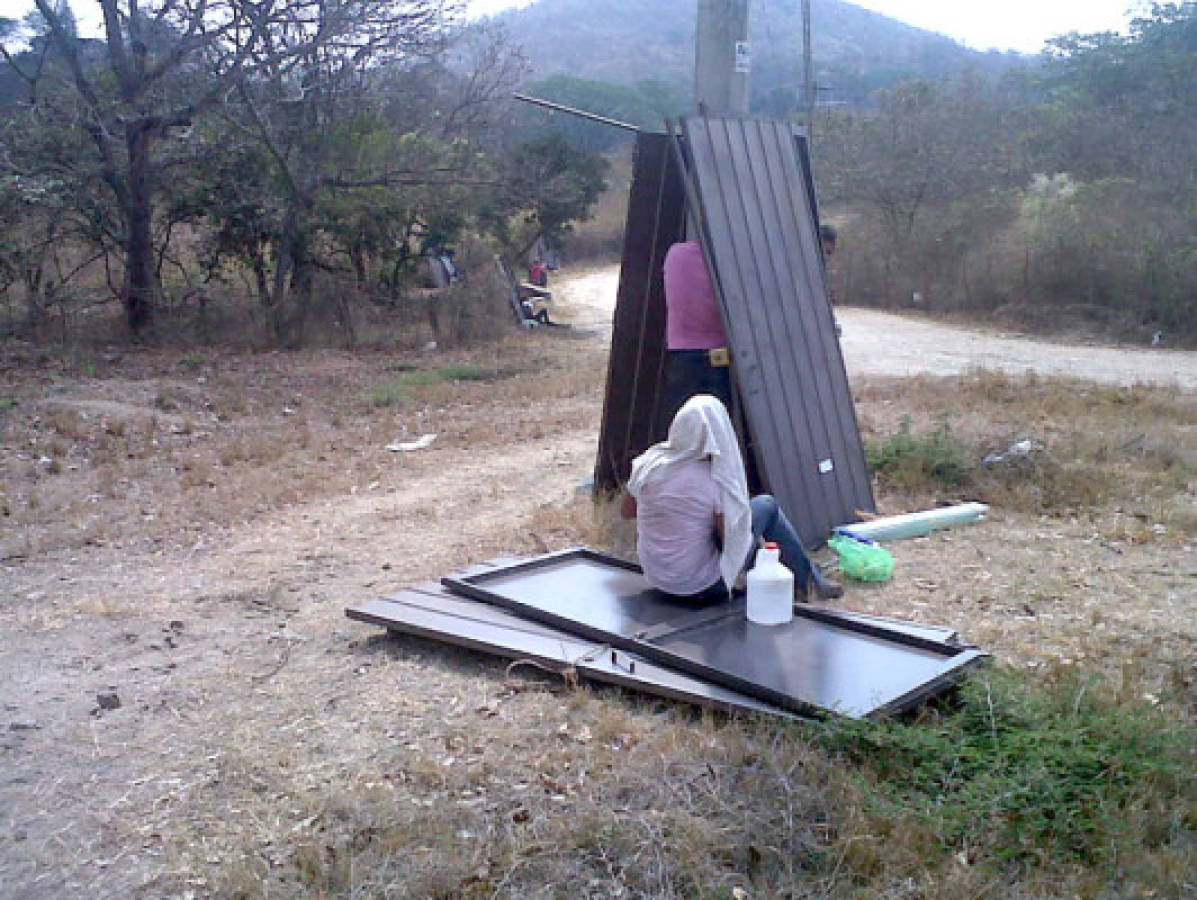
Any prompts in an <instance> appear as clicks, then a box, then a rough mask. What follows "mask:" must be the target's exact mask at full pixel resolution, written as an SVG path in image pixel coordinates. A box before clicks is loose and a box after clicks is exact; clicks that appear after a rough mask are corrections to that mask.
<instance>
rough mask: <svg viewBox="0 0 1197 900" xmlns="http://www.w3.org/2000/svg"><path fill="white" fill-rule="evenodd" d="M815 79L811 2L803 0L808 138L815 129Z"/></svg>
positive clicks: (803, 77) (803, 81) (803, 53)
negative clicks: (811, 34) (812, 53)
mask: <svg viewBox="0 0 1197 900" xmlns="http://www.w3.org/2000/svg"><path fill="white" fill-rule="evenodd" d="M815 100H816V98H815V77H814V68H813V58H812V55H811V47H810V0H802V102H803V105H804V106H805V107H806V109H805V110H804V111H805V113H806V138H807V140H810V136H811V133H812V132H813V131H814V128H815Z"/></svg>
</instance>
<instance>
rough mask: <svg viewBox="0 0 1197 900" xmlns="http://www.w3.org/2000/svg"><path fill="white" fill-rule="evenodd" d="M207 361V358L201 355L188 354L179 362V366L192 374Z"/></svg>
mask: <svg viewBox="0 0 1197 900" xmlns="http://www.w3.org/2000/svg"><path fill="white" fill-rule="evenodd" d="M207 361H208V357H206V356H204V354H202V353H188V354H187V355H186V356H184V357H183V358H182V359H180V360H179V365H180V366H181V367H182V368H184V369H186V370H187V371H189V372H194V371H195V370H196V369H199V368H200V367H201V366H203V365H204V363H206V362H207Z"/></svg>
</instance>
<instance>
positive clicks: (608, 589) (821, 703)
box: [442, 550, 984, 718]
mask: <svg viewBox="0 0 1197 900" xmlns="http://www.w3.org/2000/svg"><path fill="white" fill-rule="evenodd" d="M442 584H443V585H444V586H445V587H447V588H448V589H449V590H451V591H453V592H455V593H459V594H462V595H463V596H468V597H472V598H474V599H477V600H482V601H485V602H488V603H493V604H495V605H496V606H500V607H502V608H504V609H507V610H510V611H512V612H515V613H517V614H519V615H521V616H525V617H527V618H530V619H535V620H536V621H539V622H544V623H546V624H549V625H551V626H552V627H554V628H557V629H560V630H563V631H568V632H570V633H572V634H575V635H579V636H581V637H584V638H588V639H590V640H593V641H601V642H605V643H608V644H610V645H611V646H613V647H617V648H620V649H623V650H626V651H628V652H630V653H635V654H637V655H639V656H643V657H645V658H647V659H651V660H653V661H654V662H656V663H658V664H660V665H663V666H666V667H668V668H671V669H674V670H676V671H679V672H684V673H686V674H688V675H691V676H694V677H697V678H700V679H703V680H706V681H710V682H712V683H714V684H719V685H722V686H724V687H727V688H730V689H732V690H735V691H738V692H740V693H743V694H747V695H749V696H751V697H755V698H757V699H759V700H763V701H765V702H767V703H773V704H776V705H778V706H782V707H784V708H786V709H790V710H793V711H795V712H799V713H804V714H806V713H819V714H827V713H835V714H840V715H845V716H849V717H853V718H856V717H861V716H872V715H878V714H880V713H886V712H897V711H900V710H902V709H906V708H909V707H910V706H912V705H914V704H916V703H917V702H919V701H920V700H921V699H923V698H924V697H926V696H929V695H931V694H934V693H936V692H938V691H940V690H943V689H944V688H945V687H947V686H948V685H949V684H951V683H952V682H953V681H954V680H955V679H956V678H958V677H959V675H960V673H961V672H962V671H963V670H964V669H965V668H967V667H968V666H971V665H973V664H974V663H976V662H977V661H978V660H980V659H981V658H983V656H984V654H982V653H980V652H979V651H977V650H975V649H971V648H964V647H960V646H957V645H955V644H949V643H946V642H942V641H938V640H935V639H933V638H931V637H928V636H927V633H926V632H925V631H924V633H922V634H920V633H918V632H917V631H915V630H908V629H901V628H892V627H889V625H888V624H887V623H886V622H885V621H884V620H877V619H873V620H868V621H864V620H861V619H854V618H853V617H851V616H842V617H837V616H836V615H835V614H834V613H833V612H831V611H828V610H822V609H810V610H806V609H803V608H801V607H799V608H798V610H797V611H796V616H795V619H794V621H793V622H791V623H790V624H788V625H782V626H772V627H771V626H761V625H755V624H753V623H750V622H747V621H746V619H745V615H744V603H743V601H731V602H727V603H722V604H714V605H708V606H705V607H695V606H693V605H689V604H686V603H685V602H684V601H680V600H677V599H676V598H670V597H667V596H666V595H663V594H661V593H659V592H657V591H654V590H653V589H652V588H651V587H650V586H649V584H648V582H647V581H645V580H644V578H643V576H642V575H640V574H639V573H638V571H637V569H636V567H635V566H633V565H631V564H629V563H626V562H623V561H621V560H616V559H613V558H611V557H607V556H604V555H602V554H598V553H594V552H592V551H588V550H571V551H563V552H560V553H554V554H549V555H547V556H543V557H538V558H535V559H532V560H528V561H526V562H523V563H520V564H518V565H515V566H508V567H499V568H496V569H494V570H491V571H488V572H481V573H474V574H466V575H462V576H459V577H451V578H445V579H442Z"/></svg>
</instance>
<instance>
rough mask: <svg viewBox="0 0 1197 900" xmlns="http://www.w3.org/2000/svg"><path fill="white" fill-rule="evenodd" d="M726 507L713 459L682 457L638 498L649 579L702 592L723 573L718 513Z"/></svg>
mask: <svg viewBox="0 0 1197 900" xmlns="http://www.w3.org/2000/svg"><path fill="white" fill-rule="evenodd" d="M722 512H723V507H722V502H721V501H720V493H719V486H718V485H717V484H716V483H715V480H714V479H713V478H711V461H710V460H709V459H696V460H687V461H685V462H680V463H678V464H677V465H676V466H674V467H673V469H672V470H671V471H670V473H669V477H668V478H664V479H662V480H660V481H657V482H654V483H650V484H646V485H645V486H644V488H643V489H642V490H641V492H640V496H639V497H637V498H636V518H637V520H638V521H637V524H636V555H637V556H638V557H639V558H640V566H641V568H643V569H644V577H645V578H646V579H647V580H648V583H649V584H651V585H652V586H653V587H655V588H657V589H658V590H662V591H665V593H667V594H679V595H682V596H685V595H688V594H697V593H698V592H699V591H701V590H703V589H704V588H708V587H710V586H711V585H713V584H714V583H715V582H717V581H719V580H720V578H721V577H722V576H721V575H720V573H719V555H720V554H719V544H718V543H717V542H716V540H715V516H716V515H719V514H721V513H722Z"/></svg>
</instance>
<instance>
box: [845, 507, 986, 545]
mask: <svg viewBox="0 0 1197 900" xmlns="http://www.w3.org/2000/svg"><path fill="white" fill-rule="evenodd" d="M988 512H989V506H988V505H986V504H984V503H958V504H956V505H955V506H945V507H941V508H939V509H928V510H924V511H923V512H913V513H904V514H902V515H898V516H885V517H883V518H880V519H870V520H869V521H867V522H853V523H851V524H848V525H842V526H840V528H841V529H842V530H843V532H844V533H845V534H848V535H849V536H851V537H863V538H868V539H869V540H871V541H897V540H901V539H902V538H911V537H918V536H919V535H922V534H926V533H927V532H929V531H934V530H935V529H937V528H950V527H951V526H953V525H963V524H965V523H966V522H975V521H977V520H978V519H983V518H985V514H986V513H988Z"/></svg>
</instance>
